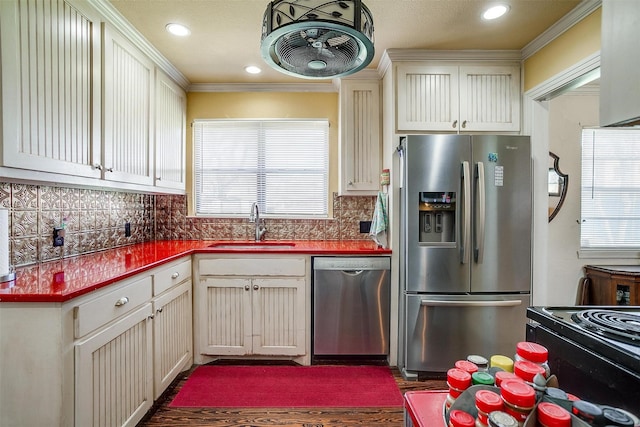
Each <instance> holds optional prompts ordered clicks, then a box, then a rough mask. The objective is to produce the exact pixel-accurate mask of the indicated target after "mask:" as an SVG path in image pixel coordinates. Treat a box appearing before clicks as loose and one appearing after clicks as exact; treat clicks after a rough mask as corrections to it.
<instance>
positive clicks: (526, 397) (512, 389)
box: [500, 380, 536, 408]
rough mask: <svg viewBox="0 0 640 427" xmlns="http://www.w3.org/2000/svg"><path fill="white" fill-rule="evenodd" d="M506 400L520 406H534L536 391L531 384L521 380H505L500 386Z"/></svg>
mask: <svg viewBox="0 0 640 427" xmlns="http://www.w3.org/2000/svg"><path fill="white" fill-rule="evenodd" d="M500 391H501V393H502V398H503V399H504V401H505V402H507V403H509V404H511V405H515V406H518V407H520V408H533V406H534V405H535V404H536V391H535V390H534V389H533V387H531V386H530V385H529V384H526V383H524V382H522V381H519V380H504V381H502V386H501V387H500Z"/></svg>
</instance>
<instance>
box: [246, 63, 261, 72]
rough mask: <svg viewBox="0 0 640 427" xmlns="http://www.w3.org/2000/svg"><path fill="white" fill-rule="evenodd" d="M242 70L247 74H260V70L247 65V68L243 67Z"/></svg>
mask: <svg viewBox="0 0 640 427" xmlns="http://www.w3.org/2000/svg"><path fill="white" fill-rule="evenodd" d="M244 70H245V71H246V72H247V73H249V74H260V73H261V72H262V70H261V69H260V68H258V67H256V66H255V65H249V66H248V67H244Z"/></svg>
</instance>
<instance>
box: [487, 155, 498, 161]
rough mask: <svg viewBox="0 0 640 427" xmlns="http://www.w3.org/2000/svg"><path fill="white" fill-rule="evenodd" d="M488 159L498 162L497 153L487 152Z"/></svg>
mask: <svg viewBox="0 0 640 427" xmlns="http://www.w3.org/2000/svg"><path fill="white" fill-rule="evenodd" d="M488 160H489V161H490V162H493V163H498V153H489V158H488Z"/></svg>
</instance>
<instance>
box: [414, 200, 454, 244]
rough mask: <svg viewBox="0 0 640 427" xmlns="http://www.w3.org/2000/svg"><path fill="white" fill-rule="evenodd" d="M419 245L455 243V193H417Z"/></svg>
mask: <svg viewBox="0 0 640 427" xmlns="http://www.w3.org/2000/svg"><path fill="white" fill-rule="evenodd" d="M419 195H420V197H419V199H420V200H419V203H418V206H419V208H418V209H419V218H420V220H419V227H420V233H419V238H418V241H419V242H420V243H454V242H455V241H456V233H455V230H456V193H455V192H445V191H443V192H435V193H434V192H421V193H419Z"/></svg>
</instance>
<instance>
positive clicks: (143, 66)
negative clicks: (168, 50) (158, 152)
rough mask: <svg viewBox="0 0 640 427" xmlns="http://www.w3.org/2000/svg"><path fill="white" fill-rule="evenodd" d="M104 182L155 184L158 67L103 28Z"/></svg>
mask: <svg viewBox="0 0 640 427" xmlns="http://www.w3.org/2000/svg"><path fill="white" fill-rule="evenodd" d="M103 40H104V62H103V67H104V72H103V75H104V141H103V142H104V144H103V145H104V147H103V167H104V168H103V172H104V179H106V180H111V181H118V182H127V183H134V184H143V185H153V181H154V180H153V160H154V157H153V144H152V141H153V135H152V133H153V99H154V89H155V88H154V65H153V63H152V62H151V60H150V59H149V58H147V57H146V56H144V55H143V54H142V53H141V52H140V51H139V50H138V49H137V48H136V47H135V46H134V45H133V44H132V43H131V42H129V40H127V39H125V38H124V37H123V36H122V35H121V34H119V33H118V32H117V31H116V30H113V29H111V28H109V27H108V26H106V25H103Z"/></svg>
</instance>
